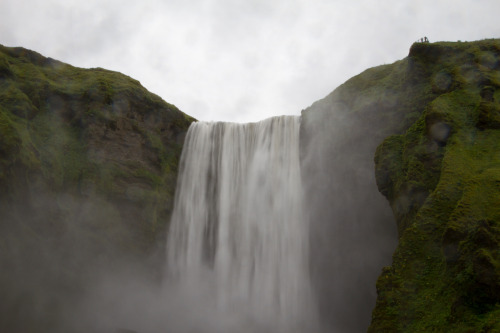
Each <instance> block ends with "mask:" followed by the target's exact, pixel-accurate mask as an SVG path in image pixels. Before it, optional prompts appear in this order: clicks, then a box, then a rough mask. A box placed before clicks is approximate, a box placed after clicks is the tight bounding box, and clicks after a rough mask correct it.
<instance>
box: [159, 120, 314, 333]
mask: <svg viewBox="0 0 500 333" xmlns="http://www.w3.org/2000/svg"><path fill="white" fill-rule="evenodd" d="M299 126H300V118H299V117H293V116H282V117H275V118H270V119H267V120H264V121H261V122H258V123H249V124H235V123H221V122H216V123H207V122H197V123H193V124H192V125H191V127H190V128H189V131H188V133H187V137H186V140H185V144H184V148H183V153H182V157H181V166H180V174H179V181H178V185H177V193H176V196H175V205H174V212H173V215H172V220H171V226H170V230H169V235H168V245H167V246H168V250H167V257H168V265H167V266H168V274H169V277H170V279H171V280H174V281H177V283H179V284H181V285H184V286H185V287H186V288H187V289H190V290H191V291H196V290H197V289H201V286H203V288H204V292H203V299H204V300H205V301H206V302H207V304H209V305H208V306H210V307H211V311H215V312H216V313H218V314H220V315H221V318H226V319H225V321H226V322H227V321H228V318H232V319H231V320H232V322H231V323H221V324H220V325H221V326H220V327H219V328H215V329H214V330H218V331H220V332H225V331H231V330H234V329H238V331H239V332H304V329H306V330H309V331H310V329H312V328H311V326H310V325H312V323H313V322H314V320H313V319H312V318H314V317H315V310H314V309H315V306H314V302H313V300H312V294H311V287H310V281H309V269H308V255H309V254H308V249H309V244H308V239H309V232H308V224H307V223H306V221H305V219H304V216H303V211H302V201H303V200H302V199H303V198H302V185H301V177H300V164H299ZM200 297H201V296H200Z"/></svg>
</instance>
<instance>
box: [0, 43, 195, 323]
mask: <svg viewBox="0 0 500 333" xmlns="http://www.w3.org/2000/svg"><path fill="white" fill-rule="evenodd" d="M193 120H194V119H192V118H191V117H189V116H187V115H185V114H184V113H182V112H181V111H179V110H178V109H177V108H176V107H175V106H173V105H171V104H168V103H166V102H165V101H163V100H162V99H161V98H160V97H158V96H156V95H154V94H152V93H150V92H148V91H147V90H146V89H145V88H144V87H142V86H141V84H140V83H139V82H138V81H136V80H134V79H132V78H130V77H127V76H125V75H123V74H120V73H116V72H111V71H107V70H104V69H100V68H96V69H81V68H76V67H73V66H70V65H68V64H64V63H62V62H59V61H56V60H53V59H50V58H46V57H43V56H41V55H40V54H38V53H36V52H33V51H29V50H26V49H23V48H8V47H4V46H0V132H1V136H0V188H1V192H0V221H1V223H0V264H1V266H0V267H2V274H1V275H0V295H1V296H0V298H1V301H0V331H3V332H7V331H10V332H12V331H25V332H28V331H33V330H34V329H35V327H36V329H37V330H38V331H53V330H54V329H55V325H56V323H57V322H58V316H59V315H60V313H61V312H62V311H64V307H65V305H66V304H68V302H70V299H71V297H72V296H73V295H74V296H75V297H76V295H78V294H79V293H81V292H82V288H84V285H87V284H88V281H89V280H92V278H93V277H94V276H96V275H97V274H98V272H99V271H100V270H99V268H100V267H106V268H107V269H109V270H113V269H115V268H116V269H118V268H119V267H120V262H123V261H134V262H137V263H138V265H141V266H148V265H149V263H150V266H151V267H150V268H151V271H152V272H153V273H154V274H157V275H158V272H157V269H158V268H154V267H155V266H156V267H161V266H162V265H161V264H159V263H161V262H163V259H162V258H163V257H164V251H163V250H162V249H163V247H164V237H165V228H166V224H167V222H168V220H169V216H170V213H171V210H172V204H173V197H174V191H175V184H176V177H177V169H178V163H179V158H180V153H181V149H182V143H183V138H184V134H185V133H186V131H187V128H188V126H189V124H190V123H191V122H192V121H193ZM83 281H85V284H84V283H83Z"/></svg>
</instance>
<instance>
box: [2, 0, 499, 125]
mask: <svg viewBox="0 0 500 333" xmlns="http://www.w3.org/2000/svg"><path fill="white" fill-rule="evenodd" d="M499 15H500V1H498V0H412V1H410V0H385V1H383V0H380V1H374V0H372V1H368V0H136V1H132V0H0V44H3V45H5V46H23V47H25V48H28V49H32V50H35V51H37V52H39V53H41V54H43V55H45V56H48V57H52V58H55V59H58V60H61V61H64V62H67V63H69V64H71V65H74V66H78V67H86V68H89V67H103V68H106V69H110V70H115V71H119V72H122V73H124V74H126V75H129V76H131V77H133V78H135V79H137V80H139V81H141V83H142V85H144V86H145V87H146V88H147V89H148V90H150V91H151V92H153V93H156V94H157V95H159V96H161V97H162V98H163V99H164V100H166V101H167V102H169V103H172V104H175V105H176V106H177V107H178V108H179V109H181V110H182V111H184V112H186V113H187V114H189V115H191V116H193V117H195V118H197V119H199V120H224V121H236V122H247V121H258V120H261V119H264V118H267V117H271V116H276V115H281V114H300V111H301V110H302V109H304V108H306V107H307V106H309V105H311V104H312V103H313V102H314V101H316V100H318V99H320V98H323V97H324V96H326V95H327V94H328V93H330V92H331V91H332V90H333V89H335V88H336V87H337V86H339V85H340V84H342V83H343V82H345V81H346V80H347V79H349V78H350V77H352V76H354V75H356V74H358V73H360V72H362V71H363V70H365V69H367V68H369V67H373V66H377V65H382V64H388V63H392V62H394V61H396V60H399V59H402V58H404V57H405V56H407V54H408V50H409V48H410V46H411V44H412V43H413V42H414V41H415V40H417V39H419V38H420V37H424V36H427V37H428V38H429V39H430V41H431V42H433V41H443V40H447V41H457V40H462V41H470V40H478V39H484V38H498V37H500V19H499V17H500V16H499Z"/></svg>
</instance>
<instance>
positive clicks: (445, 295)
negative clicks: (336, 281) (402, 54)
mask: <svg viewBox="0 0 500 333" xmlns="http://www.w3.org/2000/svg"><path fill="white" fill-rule="evenodd" d="M408 60H409V62H410V64H411V66H412V67H414V68H421V70H420V72H421V76H422V77H423V78H424V80H425V81H424V82H426V85H425V87H427V88H426V90H427V91H428V94H429V95H431V94H432V96H433V97H432V99H431V100H430V101H429V102H428V103H426V104H425V108H424V110H423V112H422V113H421V114H420V116H419V117H418V118H417V119H416V121H415V122H414V123H413V124H412V125H411V126H410V127H409V128H408V129H407V130H406V131H405V132H404V133H402V134H401V135H395V136H390V137H388V138H386V139H385V140H384V142H383V143H382V144H381V145H380V146H379V147H378V149H377V152H376V155H375V163H376V178H377V184H378V187H379V189H380V191H381V192H382V193H383V194H384V195H385V196H386V197H387V198H388V199H389V202H390V203H391V207H392V210H393V212H394V215H395V217H396V221H397V224H398V231H399V245H398V248H397V249H396V252H395V253H394V256H393V263H392V265H391V266H389V267H386V268H384V271H383V272H382V275H381V276H380V277H379V279H378V282H377V290H378V299H377V306H376V308H375V310H374V312H373V320H372V324H371V326H370V330H369V331H370V332H382V331H383V332H387V331H405V332H426V331H440V332H445V331H446V332H497V331H500V321H499V318H500V304H499V302H500V293H499V291H500V252H499V251H500V250H499V249H500V246H499V245H500V243H499V242H500V186H499V184H500V181H499V180H500V155H499V153H498V152H499V151H500V131H499V130H498V129H499V127H498V124H497V123H498V117H499V115H500V103H499V98H500V90H499V88H500V41H499V40H484V41H478V42H473V43H437V44H430V45H429V44H425V45H424V44H415V45H413V47H412V48H411V50H410V55H409V57H408Z"/></svg>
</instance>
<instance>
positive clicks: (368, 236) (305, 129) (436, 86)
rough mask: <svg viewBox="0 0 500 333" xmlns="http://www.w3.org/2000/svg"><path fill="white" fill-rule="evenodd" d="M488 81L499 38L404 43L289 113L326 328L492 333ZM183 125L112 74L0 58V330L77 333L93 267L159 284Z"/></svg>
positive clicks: (495, 244)
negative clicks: (297, 119)
mask: <svg viewBox="0 0 500 333" xmlns="http://www.w3.org/2000/svg"><path fill="white" fill-rule="evenodd" d="M499 87H500V41H499V40H483V41H477V42H470V43H466V42H457V43H433V44H429V43H417V44H414V45H412V47H411V49H410V53H409V56H408V57H407V58H405V59H403V60H401V61H398V62H395V63H394V64H390V65H383V66H379V67H374V68H371V69H368V70H366V71H365V72H363V73H361V74H359V75H357V76H355V77H353V78H352V79H350V80H348V81H347V82H346V83H344V84H343V85H341V86H340V87H338V88H337V89H336V90H335V91H334V92H332V93H331V94H330V95H328V96H327V97H325V98H324V99H322V100H320V101H318V102H316V103H314V104H313V105H312V106H311V107H309V108H307V109H306V110H303V112H302V120H301V128H300V131H301V132H300V136H301V138H300V156H301V164H302V165H301V167H302V170H301V172H302V179H303V187H304V191H305V197H306V198H307V200H306V202H305V205H306V206H307V207H306V208H305V213H306V214H307V216H308V218H309V219H310V222H311V230H310V240H311V241H310V244H311V255H310V258H309V261H310V269H311V277H312V282H313V288H314V289H315V291H316V294H317V297H318V301H319V310H320V314H321V316H322V317H323V318H324V319H325V320H326V321H327V324H328V327H329V328H330V330H331V331H333V332H335V331H340V332H360V331H365V330H366V329H368V331H370V332H422V331H440V332H446V331H450V332H495V331H500V323H499V321H498V318H500V305H499V300H500V294H499V290H500V286H499V283H500V254H499V248H500V247H499V241H500V236H499V234H500V227H499V223H500V205H499V202H500V187H499V183H500V172H499V170H500V167H499V166H500V155H499V153H498V152H499V151H500V147H499V144H500V143H499V142H500V141H499V139H500V137H499V135H500V134H499V133H500V132H499V131H500V103H499V99H500V92H499V91H500V90H499V89H498V88H499ZM192 121H194V119H192V118H190V117H189V116H187V115H185V114H183V113H182V112H181V111H179V110H178V109H177V108H176V107H175V106H173V105H171V104H168V103H166V102H164V101H163V100H161V98H159V97H158V96H156V95H154V94H151V93H149V92H147V91H146V89H144V88H143V87H142V86H141V85H140V84H139V82H137V81H135V80H133V79H131V78H129V77H126V76H124V75H122V74H119V73H115V72H110V71H106V70H103V69H88V70H85V69H79V68H75V67H72V66H70V65H67V64H63V63H61V62H58V61H56V60H53V59H50V58H45V57H43V56H41V55H39V54H37V53H36V52H33V51H29V50H25V49H22V48H7V47H3V46H2V47H0V131H1V136H0V186H1V189H2V191H1V193H0V250H1V251H0V264H1V267H2V271H3V272H8V273H7V274H2V275H1V276H0V293H1V297H0V299H1V301H0V330H1V331H32V332H37V331H38V332H46V331H53V332H56V331H67V328H68V327H71V328H72V329H73V331H75V332H77V331H81V332H86V331H89V330H86V329H85V325H81V326H80V327H75V326H74V325H75V323H80V322H78V320H74V319H72V318H71V313H68V312H69V311H73V310H74V308H71V307H68V305H72V304H73V303H74V301H75V300H78V299H80V298H81V297H82V295H85V294H86V293H87V289H88V287H89V286H91V285H96V284H97V282H96V280H98V279H100V276H99V274H100V273H102V272H109V271H111V272H113V274H114V276H117V275H118V276H121V275H122V276H125V275H127V274H131V272H134V274H136V272H137V271H140V272H142V273H141V274H142V275H141V276H142V277H143V278H145V279H147V280H148V283H151V284H159V281H160V275H161V270H158V267H159V265H161V264H159V263H162V262H164V260H165V258H164V257H165V255H164V253H165V249H164V244H165V235H166V227H167V223H168V220H169V217H170V214H171V211H172V205H173V195H174V190H175V184H176V176H177V169H178V163H179V158H180V153H181V148H182V143H183V140H184V135H185V133H186V131H187V128H188V126H189V124H190V123H191V122H192ZM373 161H375V163H374V162H373ZM379 192H380V193H379ZM382 195H383V196H385V197H386V199H387V200H388V202H389V204H387V200H385V199H384V198H383V196H382ZM391 209H392V212H391ZM394 249H395V251H394ZM393 251H394V252H393ZM391 254H392V261H391ZM382 266H386V267H385V268H384V269H383V270H382V272H380V267H382ZM377 276H378V280H377ZM142 277H141V278H142ZM375 280H377V283H376V288H375ZM127 286H128V285H127V284H124V287H123V288H122V289H120V288H116V289H115V293H113V294H109V295H108V296H109V299H115V300H120V301H123V302H125V301H126V302H129V301H131V299H130V298H128V299H124V298H123V292H124V290H126V289H127V288H126V287H127ZM129 289H130V288H129ZM142 294H143V295H146V294H148V293H142ZM95 297H97V299H98V300H100V301H102V298H99V297H102V295H99V293H98V292H96V296H95ZM134 297H135V298H132V300H133V301H132V302H136V303H137V304H139V303H140V304H141V305H143V304H146V303H148V302H149V303H150V304H149V305H148V311H149V312H154V313H156V311H158V308H159V307H160V306H161V305H162V303H161V302H160V301H157V300H154V301H151V299H149V300H148V299H145V298H144V297H146V296H141V297H142V298H141V297H139V295H134ZM139 300H141V301H139ZM123 302H122V303H123ZM101 303H102V302H101ZM179 303H182V302H179ZM103 304H108V303H105V302H104V303H103ZM187 305H189V306H190V305H192V303H190V304H187ZM103 306H104V305H103ZM176 306H177V304H176ZM189 306H187V308H189ZM108 308H109V307H108ZM68 309H71V310H68ZM175 309H176V308H175V307H173V308H172V311H173V312H175V311H176V310H175ZM373 309H374V310H373ZM102 310H106V308H103V309H102ZM372 310H373V312H372ZM159 317H160V316H159ZM173 317H175V316H173ZM61 318H64V320H61ZM91 318H95V317H92V316H91ZM147 319H148V317H147V316H145V317H144V318H142V320H144V321H147ZM68 320H69V321H71V324H68V323H67V322H66V321H68Z"/></svg>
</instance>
